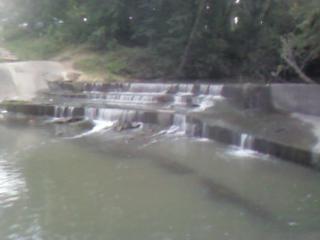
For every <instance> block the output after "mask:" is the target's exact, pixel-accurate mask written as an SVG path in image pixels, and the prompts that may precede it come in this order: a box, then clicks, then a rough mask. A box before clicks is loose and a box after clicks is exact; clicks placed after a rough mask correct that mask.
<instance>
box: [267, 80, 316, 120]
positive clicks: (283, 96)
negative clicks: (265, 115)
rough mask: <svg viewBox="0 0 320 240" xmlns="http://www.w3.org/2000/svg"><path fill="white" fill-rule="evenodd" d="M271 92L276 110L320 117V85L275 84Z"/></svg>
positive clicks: (271, 87)
mask: <svg viewBox="0 0 320 240" xmlns="http://www.w3.org/2000/svg"><path fill="white" fill-rule="evenodd" d="M270 91H271V101H272V105H273V106H274V108H275V109H278V110H283V111H287V112H295V113H302V114H309V115H315V116H320V85H307V84H273V85H271V86H270Z"/></svg>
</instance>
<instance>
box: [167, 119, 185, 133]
mask: <svg viewBox="0 0 320 240" xmlns="http://www.w3.org/2000/svg"><path fill="white" fill-rule="evenodd" d="M186 131H187V117H186V115H183V114H175V115H174V117H173V124H172V126H171V127H170V128H169V130H168V131H166V133H168V134H173V133H175V134H177V133H178V134H185V133H186Z"/></svg>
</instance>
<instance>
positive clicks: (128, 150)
mask: <svg viewBox="0 0 320 240" xmlns="http://www.w3.org/2000/svg"><path fill="white" fill-rule="evenodd" d="M81 142H82V143H85V144H86V147H88V146H90V148H91V149H94V151H95V152H99V153H101V154H103V155H105V154H106V152H108V153H110V151H111V152H113V153H117V152H120V153H121V155H126V156H127V157H128V159H131V158H132V157H134V158H136V159H148V160H149V161H151V162H152V163H153V165H154V166H156V167H158V168H161V169H162V170H164V171H166V172H167V173H169V174H176V175H181V176H183V175H189V176H192V179H193V181H195V182H196V183H197V184H198V185H199V187H200V188H202V189H204V190H205V191H206V196H207V197H208V198H209V199H210V201H212V202H215V203H217V202H218V203H224V204H229V205H230V207H237V208H240V209H243V211H244V212H245V213H247V214H249V215H251V216H253V217H254V218H257V219H259V220H260V221H263V222H265V223H267V224H268V225H269V224H270V225H276V226H277V227H280V228H282V229H283V228H286V227H287V224H285V223H284V222H281V221H280V220H279V219H277V218H276V216H275V215H274V214H273V213H272V212H271V211H269V210H268V209H266V208H265V207H264V206H261V205H259V204H258V203H256V202H253V201H251V200H249V199H246V198H244V197H242V196H241V195H239V194H238V193H236V192H235V191H233V190H232V189H230V188H228V187H227V186H225V185H223V184H221V183H218V182H216V181H215V180H214V179H213V178H210V177H205V176H201V175H200V174H199V173H198V172H197V171H196V170H195V169H194V168H192V167H190V166H187V165H185V164H182V163H180V162H178V161H175V160H173V159H171V158H168V157H164V156H162V155H159V154H155V153H154V152H152V151H146V150H145V149H141V150H140V151H137V146H136V144H135V143H133V144H126V145H125V146H124V145H123V144H120V145H116V146H112V147H111V146H108V147H106V146H101V145H100V147H99V142H94V141H92V139H90V141H89V139H86V140H85V139H82V140H81V141H80V142H79V143H81ZM100 144H101V142H100ZM124 149H125V150H124ZM130 156H131V157H130Z"/></svg>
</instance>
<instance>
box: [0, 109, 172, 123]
mask: <svg viewBox="0 0 320 240" xmlns="http://www.w3.org/2000/svg"><path fill="white" fill-rule="evenodd" d="M0 107H1V108H2V109H5V110H6V111H8V112H9V113H14V114H24V115H30V116H45V117H59V118H86V117H87V118H91V117H90V116H86V108H85V107H70V106H69V107H68V106H54V105H41V104H0ZM94 109H95V110H96V111H99V110H101V109H102V110H108V109H104V108H94ZM120 110H123V114H122V115H119V120H120V121H122V120H125V119H123V118H125V117H126V112H127V111H133V112H134V113H135V114H134V117H133V118H132V119H131V120H132V121H137V122H142V123H145V124H154V125H159V126H160V127H169V126H171V125H172V124H173V118H174V113H173V112H171V111H151V110H126V109H120ZM96 117H97V119H96ZM98 119H99V117H98V116H94V117H92V119H91V120H98ZM101 120H103V119H101Z"/></svg>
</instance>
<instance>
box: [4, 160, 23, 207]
mask: <svg viewBox="0 0 320 240" xmlns="http://www.w3.org/2000/svg"><path fill="white" fill-rule="evenodd" d="M23 189H25V182H24V180H23V178H22V177H21V174H20V172H19V171H17V169H16V168H15V167H14V166H12V164H10V163H9V162H8V161H7V158H6V155H5V154H3V155H1V156H0V208H8V207H12V206H13V204H14V202H16V201H17V200H18V199H19V195H20V193H21V191H22V190H23Z"/></svg>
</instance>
